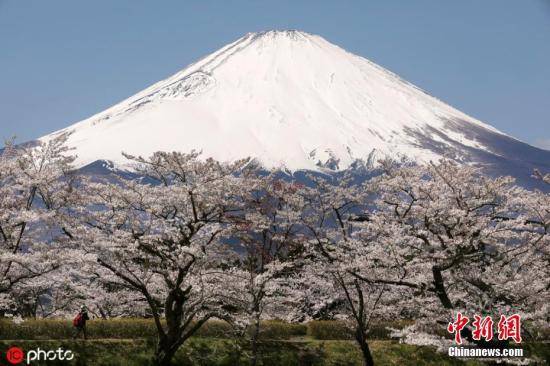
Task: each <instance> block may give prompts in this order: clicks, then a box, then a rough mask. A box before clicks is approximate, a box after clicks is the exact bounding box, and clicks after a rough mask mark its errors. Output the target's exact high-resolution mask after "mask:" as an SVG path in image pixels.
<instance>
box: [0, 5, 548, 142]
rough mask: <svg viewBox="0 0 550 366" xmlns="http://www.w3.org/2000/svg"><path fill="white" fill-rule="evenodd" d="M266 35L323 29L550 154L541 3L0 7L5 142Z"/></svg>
mask: <svg viewBox="0 0 550 366" xmlns="http://www.w3.org/2000/svg"><path fill="white" fill-rule="evenodd" d="M267 29H300V30H304V31H307V32H310V33H315V34H319V35H321V36H323V37H325V38H326V39H328V40H329V41H331V42H333V43H335V44H338V45H339V46H341V47H343V48H345V49H347V50H348V51H351V52H353V53H356V54H359V55H361V56H364V57H367V58H369V59H370V60H372V61H374V62H376V63H378V64H380V65H382V66H384V67H386V68H388V69H390V70H392V71H393V72H395V73H397V74H399V75H400V76H402V77H403V78H405V79H407V80H408V81H410V82H412V83H414V84H416V85H417V86H419V87H421V88H423V89H425V90H426V91H428V92H429V93H430V94H432V95H434V96H436V97H438V98H439V99H442V100H444V101H446V102H447V103H449V104H451V105H453V106H454V107H457V108H458V109H460V110H462V111H463V112H465V113H467V114H470V115H472V116H473V117H476V118H478V119H481V120H483V121H485V122H487V123H489V124H492V125H493V126H495V127H497V128H498V129H500V130H502V131H504V132H506V133H508V134H510V135H513V136H515V137H517V138H519V139H521V140H524V141H527V142H529V143H531V144H537V145H538V146H545V147H546V148H548V149H550V116H549V106H550V0H521V1H520V0H483V1H478V0H461V1H441V0H415V1H409V0H401V1H397V0H380V1H365V0H363V1H345V0H342V1H323V0H317V1H307V0H302V1H296V0H293V1H291V0H288V1H286V0H278V1H262V0H255V1H229V0H227V1H138V0H116V1H114V0H94V1H74V0H52V1H41V0H36V1H27V0H0V138H2V139H5V138H8V137H10V136H13V135H17V138H18V141H26V140H29V139H33V138H35V137H39V136H41V135H44V134H46V133H48V132H51V131H54V130H56V129H59V128H62V127H65V126H67V125H69V124H71V123H73V122H76V121H79V120H81V119H84V118H86V117H89V116H90V115H92V114H94V113H97V112H100V111H102V110H103V109H105V108H107V107H109V106H111V105H113V104H115V103H117V102H118V101H120V100H122V99H124V98H126V97H128V96H130V95H132V94H134V93H135V92H137V91H139V90H141V89H143V88H145V87H147V86H149V85H150V84H152V83H154V82H156V81H158V80H160V79H163V78H165V77H167V76H169V75H171V74H173V73H175V72H176V71H178V70H180V69H182V68H183V67H185V66H186V65H187V64H189V63H191V62H193V61H195V60H197V59H198V58H200V57H202V56H204V55H206V54H208V53H210V52H212V51H214V50H216V49H218V48H220V47H221V46H223V45H225V44H226V43H229V42H231V41H232V40H235V39H237V38H239V37H241V36H242V35H244V34H245V33H247V32H253V31H261V30H267Z"/></svg>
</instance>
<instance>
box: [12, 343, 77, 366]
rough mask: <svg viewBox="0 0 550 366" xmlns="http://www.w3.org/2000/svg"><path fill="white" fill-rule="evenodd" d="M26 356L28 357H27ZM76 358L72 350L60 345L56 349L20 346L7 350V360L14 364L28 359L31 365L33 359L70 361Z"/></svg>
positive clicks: (28, 363) (27, 362) (27, 361)
mask: <svg viewBox="0 0 550 366" xmlns="http://www.w3.org/2000/svg"><path fill="white" fill-rule="evenodd" d="M25 356H26V357H25ZM73 358H74V353H73V352H72V351H71V350H65V349H63V348H61V347H59V348H58V349H56V350H44V349H41V348H40V347H37V348H35V349H31V350H28V351H27V352H26V354H25V351H23V349H21V348H19V347H15V346H13V347H10V348H9V349H8V351H7V352H6V360H8V362H9V363H10V364H12V365H17V364H20V363H21V362H23V361H26V364H27V365H30V363H31V362H33V361H56V360H57V361H70V360H72V359H73Z"/></svg>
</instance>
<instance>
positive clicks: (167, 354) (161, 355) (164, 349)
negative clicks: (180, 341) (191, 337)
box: [155, 339, 180, 366]
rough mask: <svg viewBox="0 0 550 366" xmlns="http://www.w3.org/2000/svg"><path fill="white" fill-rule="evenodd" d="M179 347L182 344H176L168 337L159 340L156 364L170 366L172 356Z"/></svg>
mask: <svg viewBox="0 0 550 366" xmlns="http://www.w3.org/2000/svg"><path fill="white" fill-rule="evenodd" d="M179 347H180V345H176V344H174V342H170V341H168V340H166V339H165V340H161V341H159V343H158V345H157V350H156V352H155V365H157V366H170V365H171V363H172V358H173V357H174V355H175V354H176V351H177V350H178V348H179Z"/></svg>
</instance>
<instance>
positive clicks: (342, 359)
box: [0, 338, 482, 366]
mask: <svg viewBox="0 0 550 366" xmlns="http://www.w3.org/2000/svg"><path fill="white" fill-rule="evenodd" d="M11 345H17V346H18V347H20V348H22V349H23V350H28V349H35V348H36V347H40V348H42V349H57V348H59V347H62V348H63V349H64V350H67V349H70V350H72V351H73V352H74V353H75V358H74V359H73V360H72V361H70V362H67V361H58V362H55V361H48V362H36V361H35V362H32V364H33V365H90V366H92V365H93V366H96V365H97V366H100V365H101V366H107V365H113V366H116V365H120V366H124V365H127V366H130V365H132V366H134V365H136V366H137V365H150V364H151V359H152V355H153V349H154V343H153V342H151V341H148V340H136V339H94V340H89V341H72V340H51V341H47V340H41V341H0V347H1V348H2V349H5V350H7V349H8V348H9V347H10V346H11ZM372 350H373V353H374V357H375V360H377V362H378V365H411V366H413V365H482V364H481V363H479V362H474V361H470V362H467V363H465V362H462V361H458V360H454V359H450V358H448V357H445V356H444V355H441V354H438V353H436V352H435V351H434V350H433V349H431V348H428V347H413V346H408V345H402V344H398V343H396V342H393V341H373V342H372ZM360 357H361V356H360V354H359V350H358V349H357V348H356V346H355V344H354V343H353V342H352V341H343V340H334V341H326V340H325V341H320V340H311V339H295V340H286V341H283V340H278V341H264V342H262V343H261V357H260V363H259V364H260V365H266V366H267V365H269V366H276V365H277V366H291V365H304V366H306V365H311V366H313V365H319V366H321V365H323V366H329V365H330V366H355V365H361V359H360ZM247 364H248V359H247V352H246V349H245V348H244V347H242V346H241V345H239V344H237V343H236V342H234V341H230V340H225V339H219V338H193V339H191V340H190V341H189V342H188V343H187V344H186V345H185V346H184V347H182V348H181V349H180V351H179V352H178V353H177V354H176V357H175V359H174V365H200V366H238V365H247Z"/></svg>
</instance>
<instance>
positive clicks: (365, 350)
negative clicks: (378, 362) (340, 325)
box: [355, 327, 374, 366]
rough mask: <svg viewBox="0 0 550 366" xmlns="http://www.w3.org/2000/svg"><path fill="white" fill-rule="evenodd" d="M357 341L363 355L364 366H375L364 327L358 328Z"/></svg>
mask: <svg viewBox="0 0 550 366" xmlns="http://www.w3.org/2000/svg"><path fill="white" fill-rule="evenodd" d="M355 340H356V341H357V343H358V344H359V348H361V353H362V355H363V366H374V359H373V358H372V354H371V352H370V347H369V343H368V342H367V335H366V334H365V332H364V331H363V329H362V327H357V329H356V332H355Z"/></svg>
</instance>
